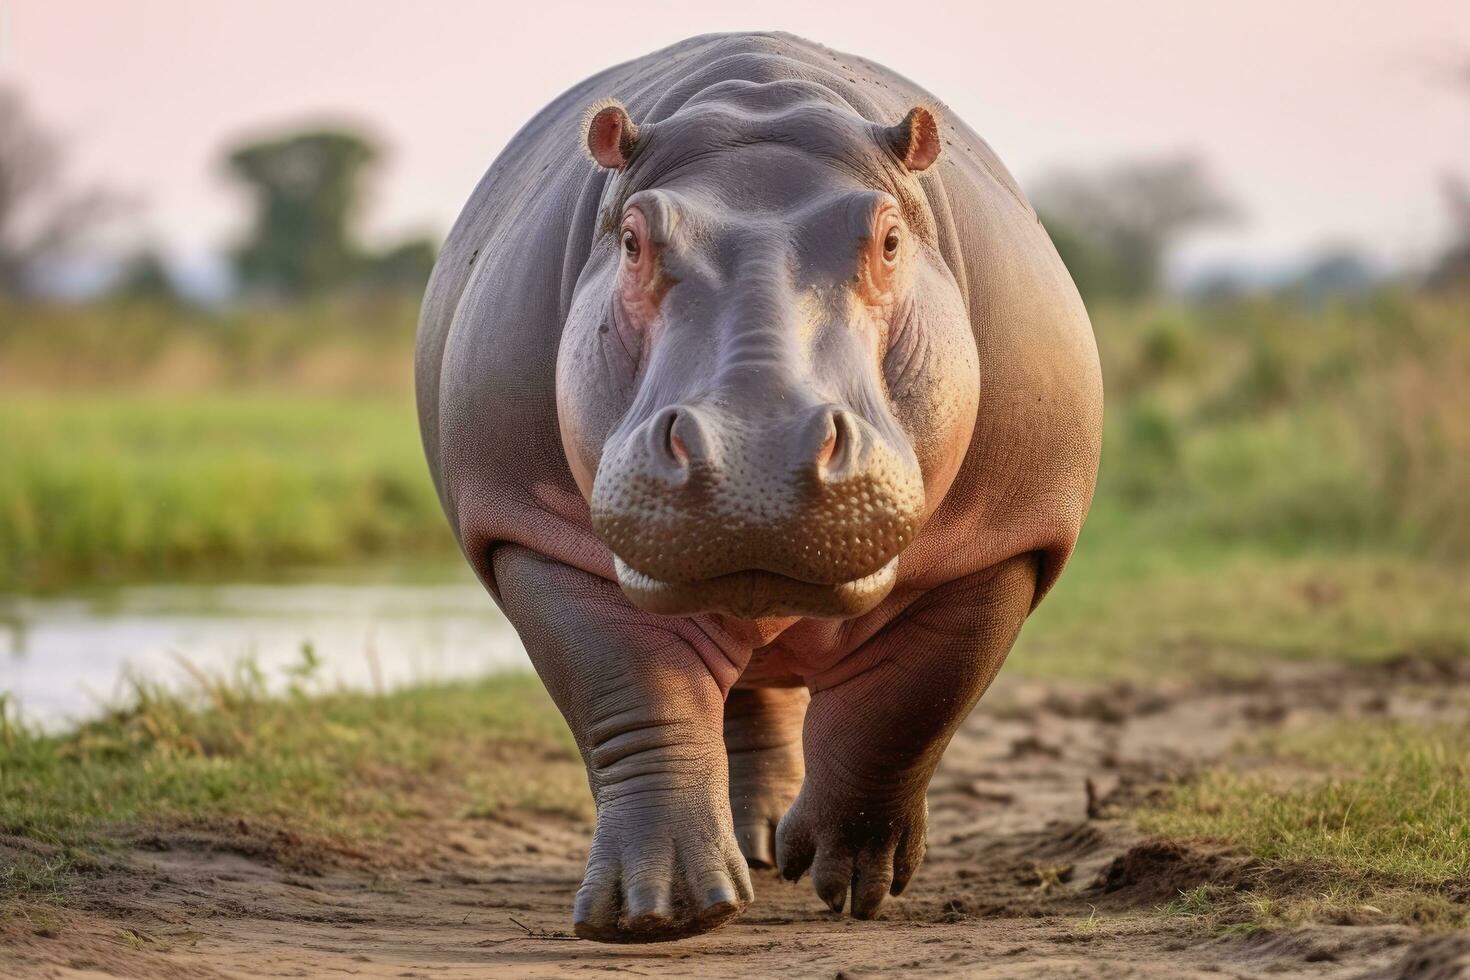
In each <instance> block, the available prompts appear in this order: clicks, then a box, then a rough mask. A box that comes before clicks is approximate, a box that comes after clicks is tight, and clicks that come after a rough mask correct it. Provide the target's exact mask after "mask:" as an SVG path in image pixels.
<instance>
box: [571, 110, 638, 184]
mask: <svg viewBox="0 0 1470 980" xmlns="http://www.w3.org/2000/svg"><path fill="white" fill-rule="evenodd" d="M582 129H583V131H584V132H586V134H587V152H588V153H589V154H591V156H592V159H593V160H594V161H596V162H597V165H598V166H600V167H606V168H607V169H609V170H622V169H623V168H624V167H626V166H627V165H628V160H629V159H630V158H631V157H632V156H633V148H634V147H635V146H637V145H638V127H637V126H635V125H633V120H632V119H629V118H628V111H627V110H626V109H624V108H623V104H622V103H621V102H619V101H618V100H617V99H604V100H602V101H601V102H594V103H592V105H590V106H588V107H587V112H586V114H584V115H583V116H582Z"/></svg>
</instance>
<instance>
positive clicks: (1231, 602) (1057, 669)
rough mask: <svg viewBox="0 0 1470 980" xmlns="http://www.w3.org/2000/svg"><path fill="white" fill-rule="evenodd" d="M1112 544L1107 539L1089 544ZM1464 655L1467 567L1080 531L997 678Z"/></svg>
mask: <svg viewBox="0 0 1470 980" xmlns="http://www.w3.org/2000/svg"><path fill="white" fill-rule="evenodd" d="M1106 535H1115V536H1116V537H1114V538H1113V539H1112V540H1098V539H1100V538H1104V537H1105V536H1106ZM1422 653H1435V654H1441V655H1446V654H1448V655H1470V566H1466V565H1462V564H1456V563H1453V562H1440V561H1424V560H1416V559H1414V558H1413V557H1412V556H1409V555H1406V554H1403V553H1400V552H1393V551H1380V552H1371V551H1359V552H1346V553H1338V554H1334V553H1331V552H1326V551H1317V552H1301V553H1296V554H1289V555H1283V554H1280V553H1275V552H1272V551H1270V550H1268V549H1265V548H1262V547H1260V546H1250V547H1247V546H1241V547H1237V548H1234V549H1219V550H1213V549H1209V548H1207V547H1204V546H1200V545H1180V544H1177V543H1175V544H1172V545H1160V544H1158V543H1157V542H1154V541H1150V540H1149V539H1148V538H1147V537H1146V536H1144V534H1143V533H1142V532H1134V533H1132V534H1130V528H1128V527H1126V526H1124V527H1116V528H1108V529H1104V528H1103V526H1102V524H1101V522H1099V524H1098V525H1096V526H1090V527H1089V528H1088V529H1087V531H1085V532H1084V538H1083V541H1082V544H1081V546H1080V547H1079V549H1078V551H1077V554H1076V556H1075V558H1074V559H1073V561H1072V564H1071V565H1069V566H1068V568H1067V571H1066V573H1065V574H1064V575H1063V577H1062V579H1061V581H1060V582H1059V583H1058V585H1057V588H1056V590H1055V591H1054V592H1053V593H1052V594H1051V595H1050V596H1048V597H1047V599H1046V600H1045V601H1044V602H1043V603H1042V604H1041V606H1040V607H1039V608H1038V609H1037V611H1036V612H1035V613H1033V614H1032V616H1031V618H1030V619H1029V620H1028V621H1027V623H1026V625H1025V627H1024V628H1023V630H1022V632H1021V636H1020V639H1019V641H1018V642H1017V644H1016V647H1015V649H1014V650H1013V651H1012V653H1011V655H1010V658H1009V659H1008V660H1007V662H1006V670H1007V671H1008V672H1010V673H1014V674H1020V675H1024V676H1028V677H1034V678H1037V679H1043V680H1046V679H1050V680H1058V679H1066V680H1072V681H1097V680H1119V679H1126V680H1148V679H1151V678H1160V677H1167V678H1170V679H1174V680H1184V679H1189V678H1196V677H1205V676H1232V677H1249V676H1253V675H1255V674H1258V673H1259V672H1260V671H1261V670H1263V669H1266V668H1269V667H1270V666H1271V665H1272V664H1273V663H1276V662H1279V661H1281V660H1326V661H1332V662H1340V663H1349V664H1370V663H1377V662H1382V661H1384V660H1388V659H1392V658H1393V657H1396V656H1401V655H1406V654H1422Z"/></svg>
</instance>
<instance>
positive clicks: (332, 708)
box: [0, 661, 588, 915]
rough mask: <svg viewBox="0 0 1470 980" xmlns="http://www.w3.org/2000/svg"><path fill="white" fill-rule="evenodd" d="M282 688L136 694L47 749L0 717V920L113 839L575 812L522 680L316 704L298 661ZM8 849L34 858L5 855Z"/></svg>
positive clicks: (247, 672)
mask: <svg viewBox="0 0 1470 980" xmlns="http://www.w3.org/2000/svg"><path fill="white" fill-rule="evenodd" d="M291 680H292V684H291V690H290V692H289V693H288V694H286V695H284V696H282V695H279V694H277V695H274V696H272V695H268V694H267V693H266V684H265V681H266V679H265V678H264V677H262V676H261V675H260V674H259V672H257V671H255V670H253V669H252V668H250V667H249V665H248V664H246V665H243V666H242V667H241V668H240V670H239V671H238V672H236V673H235V674H234V675H232V676H226V677H204V676H199V677H196V678H195V682H194V683H193V684H192V685H191V686H189V687H188V688H187V689H185V690H184V691H183V692H177V691H175V692H169V691H166V690H164V689H163V688H161V687H155V686H152V685H149V684H143V683H139V684H137V685H135V687H134V689H133V691H132V693H131V694H130V695H129V696H128V697H127V698H126V699H124V701H123V702H122V703H121V704H120V705H119V706H118V707H117V708H116V709H114V710H113V711H111V712H109V713H108V714H107V715H106V716H104V717H102V718H98V719H97V720H95V721H93V722H90V723H88V724H86V725H84V726H82V727H80V728H78V729H77V730H75V731H72V732H68V733H65V734H61V735H48V734H42V733H39V732H36V731H34V730H31V729H28V728H26V727H23V726H21V725H20V724H18V723H17V722H16V721H15V720H14V718H13V717H11V716H9V715H8V714H7V713H6V711H5V710H4V709H5V705H4V702H3V700H0V915H3V913H4V911H5V909H6V906H7V905H10V906H13V907H20V906H22V905H25V904H30V903H34V902H36V901H38V900H39V901H47V900H51V901H59V900H63V899H64V898H65V897H66V893H67V891H68V889H69V888H72V887H75V886H76V885H77V884H78V881H79V878H78V875H79V874H80V873H83V872H85V870H86V869H87V868H88V867H90V866H91V865H93V864H95V862H96V861H98V860H99V859H104V858H105V857H106V855H107V852H108V850H109V849H110V848H111V847H112V846H114V845H115V844H116V843H117V842H116V834H117V832H118V831H119V830H120V829H123V830H129V829H130V830H135V831H136V830H137V829H138V828H143V829H146V828H148V827H149V826H153V825H160V824H161V825H167V826H177V825H189V824H199V823H201V822H207V821H209V820H211V819H218V820H228V821H236V820H241V819H250V820H259V821H264V822H265V823H266V825H267V826H270V827H282V828H289V829H290V831H291V833H292V834H293V835H299V836H305V837H309V838H310V837H316V838H320V839H322V840H325V841H328V842H333V843H336V844H339V845H343V846H357V845H362V844H370V843H371V842H373V841H374V840H377V839H379V838H381V837H382V836H383V835H385V834H388V833H390V832H391V831H393V829H394V828H395V827H398V826H400V825H401V824H402V822H403V821H404V820H405V819H407V818H412V817H413V816H414V815H415V814H416V813H419V812H421V811H422V809H423V808H426V807H430V806H432V807H441V808H442V807H450V808H453V809H455V810H457V811H459V812H463V813H464V814H466V815H474V814H486V813H495V812H500V811H504V810H508V809H511V808H514V809H517V810H520V811H523V812H524V811H529V812H533V813H534V812H544V811H550V812H563V813H574V814H582V813H584V812H585V811H586V808H587V806H588V800H587V790H586V783H585V779H584V776H583V774H582V769H581V765H580V762H579V760H578V759H577V752H576V747H575V745H574V743H573V742H572V740H571V736H570V733H568V732H567V730H566V727H565V725H563V723H562V721H561V718H560V716H558V715H557V713H556V710H555V708H554V707H553V706H552V704H551V701H550V698H549V697H547V695H546V693H545V691H544V690H543V688H542V687H541V684H540V682H539V680H538V679H537V678H535V677H534V676H532V675H529V674H511V675H505V676H502V677H497V678H494V679H489V680H484V681H478V682H470V683H458V684H443V685H427V686H422V687H415V688H411V689H407V690H403V691H398V692H394V693H390V694H386V695H377V696H375V695H370V694H353V693H323V692H321V691H320V690H319V689H318V686H317V685H315V684H314V683H313V679H312V677H311V666H310V662H309V661H308V662H306V663H304V664H303V665H302V666H301V667H300V668H298V669H296V670H295V671H294V672H293V674H292V678H291ZM308 690H310V691H311V692H312V693H311V695H310V696H308V693H307V692H308ZM7 835H8V836H10V837H11V838H20V839H23V840H26V841H31V842H33V843H35V844H37V845H39V847H37V848H34V849H19V850H13V851H7V850H6V848H5V847H4V844H5V839H6V837H7Z"/></svg>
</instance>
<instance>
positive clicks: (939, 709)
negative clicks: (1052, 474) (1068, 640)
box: [776, 554, 1037, 919]
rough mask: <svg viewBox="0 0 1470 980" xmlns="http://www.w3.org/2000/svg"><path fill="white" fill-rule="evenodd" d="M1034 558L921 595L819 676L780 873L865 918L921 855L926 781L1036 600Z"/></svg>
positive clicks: (784, 830) (902, 882)
mask: <svg viewBox="0 0 1470 980" xmlns="http://www.w3.org/2000/svg"><path fill="white" fill-rule="evenodd" d="M1036 574H1037V565H1036V560H1035V557H1034V556H1032V555H1029V554H1027V555H1021V556H1018V557H1016V558H1012V559H1011V560H1009V561H1007V562H1005V563H1003V564H1001V565H999V566H996V567H994V568H991V569H987V570H986V571H984V572H982V573H980V574H979V575H977V576H972V577H970V578H966V579H961V580H958V581H956V582H953V583H951V584H949V585H947V586H944V587H941V588H939V589H935V590H933V591H931V592H929V593H926V594H925V595H923V596H921V597H920V598H919V599H917V600H916V601H915V602H914V604H913V605H912V606H910V607H909V608H908V609H907V610H905V611H904V612H903V613H902V614H901V615H900V616H899V618H898V619H896V620H895V621H894V622H893V623H891V624H890V625H889V626H888V627H887V628H885V629H884V630H883V632H881V633H879V634H878V635H877V636H875V637H874V638H873V639H871V640H869V641H868V642H867V643H866V644H864V645H863V646H862V647H861V648H859V649H858V650H857V651H855V652H854V653H853V654H851V655H850V657H849V658H848V659H847V660H845V661H844V662H843V664H842V669H843V670H844V675H845V679H843V680H841V681H840V682H839V683H836V684H833V685H832V686H830V687H822V686H821V682H820V679H818V681H817V688H818V689H817V691H816V693H815V694H814V695H813V696H812V700H811V705H810V706H809V707H808V709H807V715H806V726H805V729H804V733H803V743H804V750H805V757H806V779H805V781H804V782H803V783H802V787H801V793H800V794H799V795H798V796H797V798H796V802H795V803H793V804H792V806H791V809H790V810H788V811H787V812H786V816H785V817H783V818H782V820H781V824H780V827H779V829H778V830H777V834H776V860H777V863H778V865H779V867H780V869H781V873H782V874H783V875H785V876H786V877H787V878H789V879H792V880H795V879H797V878H800V877H801V875H802V874H804V873H805V872H806V871H807V869H808V868H810V869H811V871H812V879H813V884H814V885H815V886H816V890H817V894H818V895H819V896H820V897H821V898H822V900H823V901H824V902H826V903H827V905H828V906H829V907H831V909H832V910H833V911H834V912H836V911H841V910H842V907H843V905H844V904H845V902H846V900H847V896H848V894H849V892H850V893H851V894H852V905H851V908H852V914H853V915H854V916H855V917H857V918H860V919H866V918H870V917H872V916H873V915H874V914H875V913H876V912H877V911H878V908H879V907H880V906H881V905H882V904H883V900H884V898H886V897H887V896H888V895H889V894H893V895H897V894H899V893H900V892H902V891H903V889H904V888H905V886H907V884H908V882H909V878H910V877H911V876H912V875H913V873H914V871H915V870H916V869H917V868H918V866H919V864H920V863H921V862H922V861H923V859H924V850H925V846H926V845H925V830H926V828H927V823H928V806H927V804H926V802H925V792H926V791H927V789H928V787H929V779H930V777H931V776H932V775H933V774H934V769H935V767H936V766H938V764H939V759H940V756H941V755H943V754H944V749H945V746H947V745H948V744H949V740H950V737H951V736H953V735H954V732H955V730H956V729H957V728H958V727H959V725H960V723H961V722H962V721H963V720H964V719H965V716H966V715H967V714H968V713H969V711H970V709H971V708H972V707H973V706H974V704H975V702H976V701H978V700H979V699H980V695H981V694H983V693H984V692H985V689H986V688H987V687H988V686H989V685H990V682H991V680H992V679H993V678H994V677H995V674H996V671H998V670H999V669H1000V666H1001V664H1002V663H1003V662H1004V661H1005V657H1006V654H1007V653H1008V652H1009V651H1010V648H1011V644H1012V643H1013V642H1015V638H1016V634H1017V633H1018V632H1019V631H1020V628H1021V623H1022V622H1023V621H1024V620H1025V618H1026V614H1027V612H1028V611H1029V610H1030V608H1031V600H1032V597H1033V595H1034V593H1035V585H1036Z"/></svg>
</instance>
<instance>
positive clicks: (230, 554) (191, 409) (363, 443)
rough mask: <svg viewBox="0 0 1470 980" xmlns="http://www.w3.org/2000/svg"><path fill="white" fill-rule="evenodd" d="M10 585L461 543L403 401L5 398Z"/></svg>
mask: <svg viewBox="0 0 1470 980" xmlns="http://www.w3.org/2000/svg"><path fill="white" fill-rule="evenodd" d="M0 432H3V433H4V437H3V439H0V589H5V588H10V589H15V588H30V589H43V588H48V587H57V586H62V585H66V584H73V583H77V582H82V581H97V580H116V579H131V578H140V577H168V576H175V577H176V576H181V575H198V574H212V575H215V576H219V575H228V576H233V577H240V576H245V575H250V574H257V573H260V572H263V571H267V570H271V569H278V568H281V567H285V566H291V565H302V564H324V563H345V562H351V561H355V560H360V559H364V558H372V557H376V556H382V555H385V554H392V555H394V556H398V557H409V556H412V555H414V554H424V553H433V554H445V555H447V554H451V553H452V547H453V545H452V541H451V540H450V537H449V534H448V530H447V527H446V524H445V521H444V517H443V514H442V513H441V511H440V508H439V504H438V500H437V498H436V497H435V494H434V490H433V486H432V484H431V483H430V480H429V477H428V471H427V468H426V466H425V464H424V460H423V453H422V451H421V450H420V448H419V437H418V429H417V423H416V420H415V416H414V413H413V409H412V406H411V405H410V404H409V403H408V401H407V399H406V398H395V399H391V400H389V399H378V398H350V397H340V396H339V397H331V398H327V397H314V396H309V395H302V394H284V393H276V394H268V393H261V392H256V393H225V394H217V395H191V396H188V397H184V396H178V395H150V394H144V393H121V392H120V393H95V394H77V393H68V394H64V395H42V394H28V395H8V396H5V397H3V398H0Z"/></svg>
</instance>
